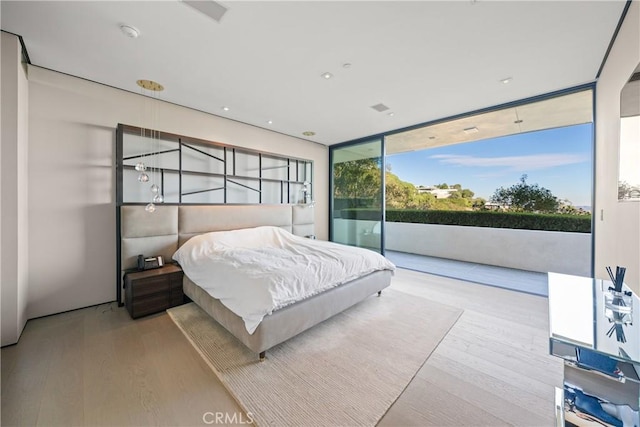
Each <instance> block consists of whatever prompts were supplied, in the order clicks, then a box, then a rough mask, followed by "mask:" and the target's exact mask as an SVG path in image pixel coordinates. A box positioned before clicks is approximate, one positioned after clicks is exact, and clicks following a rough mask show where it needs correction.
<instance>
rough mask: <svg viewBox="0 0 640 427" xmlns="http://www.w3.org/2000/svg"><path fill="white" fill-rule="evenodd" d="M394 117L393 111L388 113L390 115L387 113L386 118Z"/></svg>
mask: <svg viewBox="0 0 640 427" xmlns="http://www.w3.org/2000/svg"><path fill="white" fill-rule="evenodd" d="M395 115H396V113H394V112H393V111H392V112H390V113H387V116H389V117H393V116H395Z"/></svg>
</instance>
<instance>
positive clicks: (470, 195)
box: [460, 188, 475, 199]
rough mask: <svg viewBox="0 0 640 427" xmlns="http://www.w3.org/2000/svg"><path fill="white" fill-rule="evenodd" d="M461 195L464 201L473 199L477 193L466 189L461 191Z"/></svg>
mask: <svg viewBox="0 0 640 427" xmlns="http://www.w3.org/2000/svg"><path fill="white" fill-rule="evenodd" d="M460 194H461V195H462V198H463V199H473V195H474V194H475V193H474V192H473V191H471V190H469V189H468V188H465V189H463V190H462V191H460Z"/></svg>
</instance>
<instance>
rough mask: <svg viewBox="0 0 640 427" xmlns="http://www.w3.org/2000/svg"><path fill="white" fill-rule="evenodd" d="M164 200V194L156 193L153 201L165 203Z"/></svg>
mask: <svg viewBox="0 0 640 427" xmlns="http://www.w3.org/2000/svg"><path fill="white" fill-rule="evenodd" d="M163 202H164V197H163V196H162V194H156V195H155V196H153V203H163Z"/></svg>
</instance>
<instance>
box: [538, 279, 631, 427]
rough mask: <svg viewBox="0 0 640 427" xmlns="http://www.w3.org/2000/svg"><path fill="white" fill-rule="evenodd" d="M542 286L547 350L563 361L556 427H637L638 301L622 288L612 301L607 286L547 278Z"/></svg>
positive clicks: (600, 282) (592, 281)
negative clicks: (546, 286)
mask: <svg viewBox="0 0 640 427" xmlns="http://www.w3.org/2000/svg"><path fill="white" fill-rule="evenodd" d="M548 283H549V344H550V345H549V348H550V352H551V354H552V355H554V356H557V357H560V358H562V359H563V360H564V387H563V389H559V388H556V396H555V407H556V426H565V425H568V426H573V425H577V426H592V425H593V426H599V427H602V426H603V425H605V426H608V425H614V426H615V425H620V426H622V425H624V427H626V426H628V425H636V426H637V425H638V424H636V423H637V419H636V418H635V417H637V413H638V409H639V406H640V299H639V298H638V296H637V295H636V294H634V293H632V292H631V291H630V290H629V288H627V287H625V288H623V291H624V292H625V293H624V299H623V298H618V299H615V298H612V295H614V294H613V293H612V291H611V290H610V287H612V286H613V285H612V283H611V282H610V281H607V280H600V279H592V278H586V277H578V276H571V275H566V274H557V273H549V275H548ZM617 295H620V294H617ZM615 411H618V412H617V413H616V412H615ZM611 413H615V415H616V416H615V417H614V418H608V416H612V415H611ZM625 417H626V421H625V422H624V424H618V423H616V420H615V418H617V419H621V418H625ZM629 417H634V418H633V419H634V420H635V421H633V422H632V424H628V422H629V419H630V418H629ZM603 419H604V421H603Z"/></svg>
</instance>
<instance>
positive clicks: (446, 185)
mask: <svg viewBox="0 0 640 427" xmlns="http://www.w3.org/2000/svg"><path fill="white" fill-rule="evenodd" d="M436 188H441V189H443V190H448V189H449V184H447V183H446V182H443V183H442V184H440V185H436Z"/></svg>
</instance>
